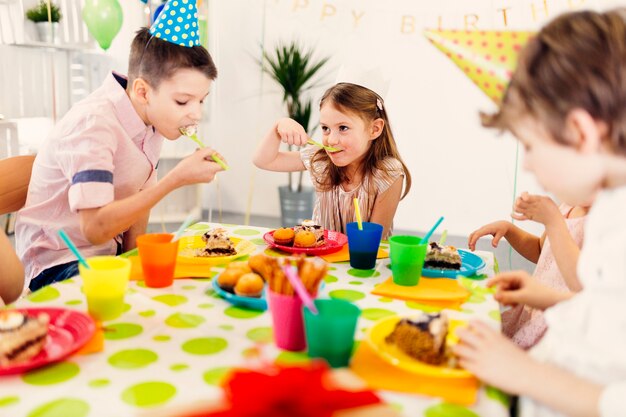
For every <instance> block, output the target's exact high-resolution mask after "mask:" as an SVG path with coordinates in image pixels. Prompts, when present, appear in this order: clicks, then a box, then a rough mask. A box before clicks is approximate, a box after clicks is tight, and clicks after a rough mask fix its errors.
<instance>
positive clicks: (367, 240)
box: [346, 222, 383, 269]
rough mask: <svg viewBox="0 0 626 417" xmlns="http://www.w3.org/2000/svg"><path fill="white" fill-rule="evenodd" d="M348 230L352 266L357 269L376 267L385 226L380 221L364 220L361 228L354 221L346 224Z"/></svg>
mask: <svg viewBox="0 0 626 417" xmlns="http://www.w3.org/2000/svg"><path fill="white" fill-rule="evenodd" d="M346 232H347V234H348V250H349V251H350V266H351V267H352V268H356V269H373V268H375V267H376V256H377V255H378V247H379V246H380V238H381V237H382V236H383V226H382V225H380V224H378V223H369V222H363V230H359V224H358V223H357V222H354V223H348V224H347V225H346Z"/></svg>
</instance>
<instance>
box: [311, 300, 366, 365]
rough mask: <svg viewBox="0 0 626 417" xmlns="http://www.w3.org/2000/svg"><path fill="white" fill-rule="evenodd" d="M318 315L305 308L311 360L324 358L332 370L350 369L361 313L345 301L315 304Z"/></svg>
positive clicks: (322, 301)
mask: <svg viewBox="0 0 626 417" xmlns="http://www.w3.org/2000/svg"><path fill="white" fill-rule="evenodd" d="M315 307H317V310H318V312H319V314H317V315H315V314H313V313H312V312H311V311H310V310H309V309H308V308H306V307H305V308H304V329H305V335H306V343H307V346H308V353H309V357H311V358H322V359H325V360H326V362H328V364H329V365H330V366H332V367H333V368H339V367H343V366H348V363H350V357H351V356H352V348H353V347H354V331H355V330H356V323H357V320H358V318H359V315H360V314H361V310H360V309H359V308H358V307H357V306H356V305H354V304H352V303H351V302H348V301H345V300H336V299H329V300H325V299H323V300H315Z"/></svg>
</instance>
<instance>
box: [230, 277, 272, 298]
mask: <svg viewBox="0 0 626 417" xmlns="http://www.w3.org/2000/svg"><path fill="white" fill-rule="evenodd" d="M264 285H265V284H264V282H263V279H262V278H261V277H260V276H259V275H257V274H255V273H253V272H251V273H249V274H244V275H242V276H241V278H239V280H238V281H237V285H235V294H237V295H240V296H243V297H260V296H261V293H263V286H264Z"/></svg>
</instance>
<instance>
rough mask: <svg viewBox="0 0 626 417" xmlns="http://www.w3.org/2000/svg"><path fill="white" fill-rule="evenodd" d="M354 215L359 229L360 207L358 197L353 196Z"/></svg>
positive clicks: (361, 222) (360, 223)
mask: <svg viewBox="0 0 626 417" xmlns="http://www.w3.org/2000/svg"><path fill="white" fill-rule="evenodd" d="M354 215H355V216H356V222H357V223H358V225H359V230H363V220H362V219H361V208H360V207H359V199H358V198H356V197H354Z"/></svg>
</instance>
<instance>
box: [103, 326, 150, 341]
mask: <svg viewBox="0 0 626 417" xmlns="http://www.w3.org/2000/svg"><path fill="white" fill-rule="evenodd" d="M141 332H143V327H141V326H140V325H138V324H133V323H114V324H107V325H106V328H105V331H104V338H105V339H107V340H120V339H128V338H130V337H134V336H137V335H139V334H141Z"/></svg>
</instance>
